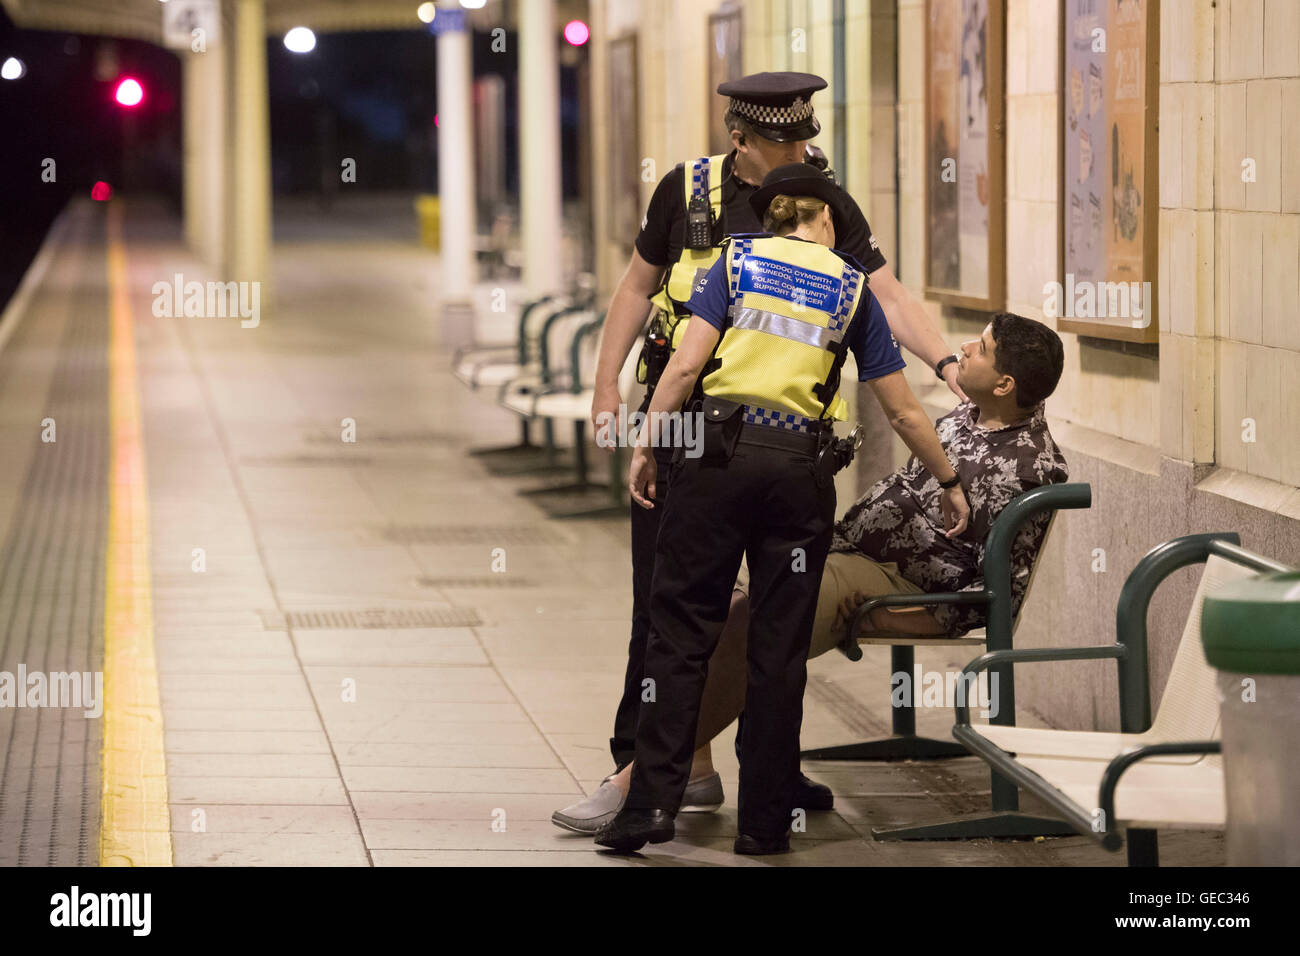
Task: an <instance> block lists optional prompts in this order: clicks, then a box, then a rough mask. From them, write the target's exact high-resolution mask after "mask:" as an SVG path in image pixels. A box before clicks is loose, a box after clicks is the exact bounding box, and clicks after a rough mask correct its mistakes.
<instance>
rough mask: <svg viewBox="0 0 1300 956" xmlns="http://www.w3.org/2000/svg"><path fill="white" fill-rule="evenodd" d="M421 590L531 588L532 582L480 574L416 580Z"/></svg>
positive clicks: (534, 584) (534, 585)
mask: <svg viewBox="0 0 1300 956" xmlns="http://www.w3.org/2000/svg"><path fill="white" fill-rule="evenodd" d="M415 583H416V584H418V585H419V586H420V587H422V588H531V587H537V584H536V583H535V582H534V581H531V580H529V579H528V578H524V577H520V576H519V575H517V574H480V575H474V576H467V577H465V576H463V577H445V578H416V579H415Z"/></svg>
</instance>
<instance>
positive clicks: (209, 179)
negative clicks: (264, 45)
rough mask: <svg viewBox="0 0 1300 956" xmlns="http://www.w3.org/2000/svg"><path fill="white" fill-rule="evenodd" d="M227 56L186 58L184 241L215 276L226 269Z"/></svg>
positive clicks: (216, 51) (217, 52)
mask: <svg viewBox="0 0 1300 956" xmlns="http://www.w3.org/2000/svg"><path fill="white" fill-rule="evenodd" d="M228 63H229V61H228V60H227V58H226V51H225V50H224V49H222V48H216V47H213V48H211V49H209V50H205V51H204V52H202V53H193V52H189V53H183V54H182V59H181V67H182V69H183V70H184V79H183V84H184V85H183V90H184V92H183V103H182V110H181V112H182V113H183V114H184V124H185V129H184V157H185V160H184V162H185V203H184V205H185V239H186V241H187V242H188V243H189V246H190V248H191V249H192V250H193V251H194V253H195V254H196V255H197V256H198V257H199V258H200V259H202V260H203V262H204V263H205V264H206V265H207V266H208V267H209V268H211V269H213V270H214V271H216V272H218V273H220V272H223V271H224V269H225V265H226V263H225V262H224V258H225V242H226V241H225V231H226V166H227V159H226V157H227V155H228V151H227V149H226V135H225V133H226V125H225V123H226V90H227V88H228V87H229V81H230V71H229V68H228Z"/></svg>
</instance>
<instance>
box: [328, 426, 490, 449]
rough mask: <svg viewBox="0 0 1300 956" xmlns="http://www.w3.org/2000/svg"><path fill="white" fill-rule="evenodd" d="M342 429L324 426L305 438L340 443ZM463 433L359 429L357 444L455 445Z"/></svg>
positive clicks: (460, 440) (428, 430)
mask: <svg viewBox="0 0 1300 956" xmlns="http://www.w3.org/2000/svg"><path fill="white" fill-rule="evenodd" d="M340 436H341V430H340V429H337V428H333V429H331V428H324V429H320V430H317V431H310V432H308V433H307V434H306V436H305V438H306V440H307V442H308V443H309V444H312V445H330V444H335V445H336V444H338V443H339V442H340V441H341V437H340ZM464 440H465V437H464V436H463V435H455V434H453V433H451V432H445V431H435V430H432V429H413V430H411V431H391V432H389V431H371V430H370V429H365V430H364V431H361V430H358V432H357V444H358V445H360V444H364V443H366V442H375V443H376V444H381V445H453V444H455V443H457V442H463V441H464Z"/></svg>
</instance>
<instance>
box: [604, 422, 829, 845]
mask: <svg viewBox="0 0 1300 956" xmlns="http://www.w3.org/2000/svg"><path fill="white" fill-rule="evenodd" d="M752 427H753V428H762V427H764V426H752ZM814 469H815V465H814V462H813V458H812V456H811V453H806V454H805V453H800V452H794V451H788V450H782V449H776V448H770V447H767V446H764V445H756V444H751V443H750V442H749V441H747V440H746V436H745V435H742V438H741V442H740V444H739V445H737V447H736V452H735V454H734V456H733V457H732V458H731V460H729V461H726V462H705V461H703V460H702V459H685V460H684V461H682V462H681V463H680V464H679V465H676V466H674V468H673V474H672V476H671V479H670V480H671V481H672V485H673V492H672V497H671V498H669V499H668V501H667V508H666V509H665V511H664V514H663V516H662V518H661V519H660V520H661V525H660V528H659V540H658V546H657V549H656V553H655V563H654V578H653V583H652V586H651V596H650V617H651V629H650V637H649V640H648V642H647V645H646V650H645V655H644V676H645V678H646V679H649V680H650V681H652V682H653V683H652V684H651V685H649V687H648V688H647V689H646V693H645V697H644V698H643V699H642V702H641V705H640V718H639V720H638V723H637V737H636V765H635V767H634V768H633V770H632V788H631V791H630V792H629V794H628V799H627V803H626V806H627V807H629V808H632V809H651V808H657V809H662V810H668V811H671V812H674V813H675V812H676V811H677V809H678V808H679V807H680V806H681V799H682V793H683V791H684V790H685V789H686V781H687V777H688V775H689V774H690V768H691V756H692V754H693V753H694V750H695V735H696V730H697V725H698V723H699V712H700V698H701V696H702V694H703V691H704V683H705V679H706V678H707V676H708V666H709V658H710V657H711V656H712V654H713V650H714V648H715V647H716V646H717V643H718V638H719V636H720V635H721V633H722V628H723V625H724V624H725V623H726V620H727V613H728V611H729V610H730V607H731V592H732V587H733V585H734V583H735V580H736V572H737V571H738V570H739V568H740V559H741V556H742V555H744V556H746V557H747V559H748V561H749V573H750V617H749V621H750V623H749V647H748V665H749V667H748V670H749V673H748V683H747V690H746V696H745V721H744V724H743V727H742V731H741V740H740V795H739V809H740V820H739V823H740V832H741V833H745V834H748V835H750V836H753V837H757V838H760V839H762V838H775V837H779V836H780V835H782V834H784V833H785V832H786V831H787V830H788V829H789V827H790V822H791V811H792V809H794V806H793V800H794V793H795V787H796V785H797V781H798V777H799V728H800V724H801V723H802V721H803V693H804V685H805V683H806V682H807V673H808V672H807V667H808V645H809V643H810V641H811V639H812V625H813V616H814V614H815V612H816V609H817V591H818V588H819V587H820V585H821V576H822V571H823V569H824V568H825V565H826V555H827V552H828V551H829V550H830V542H831V532H832V528H833V525H834V520H835V489H834V488H833V487H827V488H819V487H818V486H817V479H816V475H815V471H814Z"/></svg>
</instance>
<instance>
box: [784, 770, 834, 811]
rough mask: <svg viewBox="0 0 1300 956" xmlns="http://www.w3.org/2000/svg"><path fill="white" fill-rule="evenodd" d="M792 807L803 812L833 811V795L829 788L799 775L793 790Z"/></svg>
mask: <svg viewBox="0 0 1300 956" xmlns="http://www.w3.org/2000/svg"><path fill="white" fill-rule="evenodd" d="M794 805H795V806H796V807H802V808H803V809H805V810H809V811H812V810H834V809H835V794H833V793H831V788H830V787H828V786H826V784H824V783H818V782H817V781H816V780H809V779H808V778H807V777H805V776H804V775H803V774H799V783H798V784H796V785H795V789H794Z"/></svg>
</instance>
